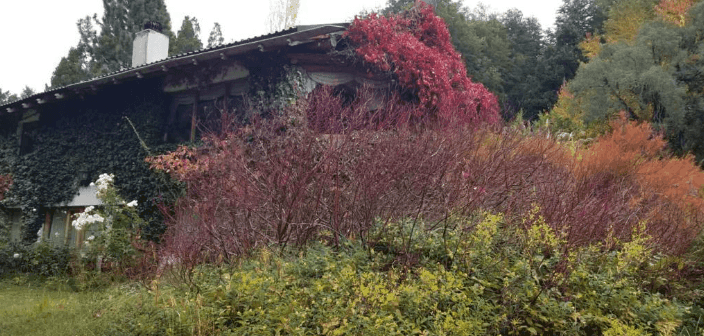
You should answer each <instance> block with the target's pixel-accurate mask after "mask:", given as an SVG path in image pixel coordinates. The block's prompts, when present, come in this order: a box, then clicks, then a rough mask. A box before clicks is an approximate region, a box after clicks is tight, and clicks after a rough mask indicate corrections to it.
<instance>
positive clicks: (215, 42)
mask: <svg viewBox="0 0 704 336" xmlns="http://www.w3.org/2000/svg"><path fill="white" fill-rule="evenodd" d="M223 42H225V38H223V37H222V31H221V30H220V24H219V23H217V22H215V26H213V30H211V31H210V36H208V46H207V48H212V47H215V46H219V45H221V44H223Z"/></svg>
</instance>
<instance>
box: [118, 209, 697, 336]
mask: <svg viewBox="0 0 704 336" xmlns="http://www.w3.org/2000/svg"><path fill="white" fill-rule="evenodd" d="M435 224H437V225H435V226H436V227H435V228H433V229H428V228H427V226H429V224H428V223H422V222H421V221H417V222H416V221H413V220H401V221H399V222H397V223H393V224H387V225H386V226H382V225H379V226H378V227H377V228H376V229H375V230H374V231H373V232H371V233H370V234H369V235H368V236H367V237H366V239H365V242H364V243H363V242H361V241H348V242H346V243H344V244H343V245H342V247H340V248H337V249H334V248H331V247H328V246H325V245H323V244H314V245H312V246H310V247H309V248H307V249H306V250H305V251H299V252H295V253H294V252H291V253H283V254H282V253H278V252H273V251H272V250H268V249H263V250H261V251H259V252H258V254H257V255H256V256H255V257H253V258H250V259H248V260H243V261H242V262H241V263H240V264H239V265H236V266H231V267H215V266H202V267H200V268H196V269H194V271H193V272H194V274H193V279H194V280H193V281H194V283H196V284H197V288H198V290H197V292H196V291H190V292H178V293H180V294H177V292H173V289H172V292H169V293H167V292H166V291H164V289H161V292H160V293H158V292H159V286H156V284H155V286H153V288H152V294H153V295H154V297H155V299H154V306H153V307H152V308H149V309H145V308H146V307H143V308H142V309H143V311H144V312H145V313H146V314H145V315H142V316H140V323H139V325H136V324H134V323H131V324H129V326H131V327H130V328H133V329H130V330H122V331H123V332H127V331H129V332H131V333H142V332H143V331H146V329H144V328H148V329H149V331H148V332H146V333H144V334H158V333H166V334H189V333H194V334H229V335H319V334H324V335H422V334H444V335H487V334H504V335H530V334H541V335H543V334H555V335H591V334H613V335H616V334H629V333H630V334H636V333H637V334H663V335H664V334H668V333H670V332H672V331H674V330H675V329H676V328H677V327H678V326H680V324H681V323H682V320H683V319H684V318H685V316H686V313H687V309H688V307H686V306H685V305H684V304H682V303H680V302H677V301H676V300H671V299H668V298H666V297H665V296H663V295H661V294H658V293H652V292H649V291H647V290H646V289H645V288H644V287H642V286H641V284H642V280H643V278H642V276H641V273H642V272H644V271H647V269H648V267H651V266H649V265H650V264H651V263H650V262H651V261H652V260H653V255H652V253H651V250H650V248H649V244H648V237H646V236H644V235H642V234H641V233H640V231H637V232H635V233H634V235H635V236H634V237H633V239H632V240H631V241H630V242H628V243H625V244H618V243H617V242H616V243H614V242H611V243H608V242H607V243H605V244H609V245H608V246H607V245H604V246H600V245H592V246H590V247H584V248H574V249H573V250H569V251H567V250H564V248H563V247H564V246H566V245H565V244H564V240H563V239H562V237H560V235H559V234H557V233H555V232H553V230H551V229H550V228H549V226H548V225H546V224H545V222H544V221H543V219H542V218H541V217H540V216H539V215H538V211H537V210H534V211H531V212H529V213H527V214H525V215H524V216H523V218H519V219H506V218H504V216H502V215H500V214H489V213H484V214H479V215H476V216H475V217H472V218H463V219H460V218H452V219H450V220H447V221H446V222H443V223H435ZM411 232H413V236H411ZM613 246H620V247H619V248H618V249H615V248H614V247H613ZM188 293H190V294H188ZM145 303H146V302H145Z"/></svg>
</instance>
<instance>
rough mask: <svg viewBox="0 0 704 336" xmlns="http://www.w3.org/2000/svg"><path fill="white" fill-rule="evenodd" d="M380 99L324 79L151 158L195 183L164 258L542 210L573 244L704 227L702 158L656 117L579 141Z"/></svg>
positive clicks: (224, 255) (683, 236)
mask: <svg viewBox="0 0 704 336" xmlns="http://www.w3.org/2000/svg"><path fill="white" fill-rule="evenodd" d="M367 94H369V93H368V92H367V93H365V92H362V93H360V95H358V97H359V99H357V100H355V101H354V102H353V103H352V104H351V105H350V106H348V107H343V106H342V105H341V101H340V99H338V98H337V97H334V96H333V95H332V94H331V90H330V89H329V88H324V89H321V90H318V91H315V92H314V93H313V94H311V95H310V96H309V97H308V98H305V99H301V100H300V101H299V102H298V103H297V104H296V105H294V106H293V107H291V108H289V109H287V110H285V111H283V113H282V114H281V115H280V116H277V117H274V118H272V119H257V120H253V121H252V123H251V124H249V125H247V126H244V127H240V128H229V129H228V128H225V129H224V131H223V132H222V133H220V134H216V135H211V136H208V137H206V138H205V139H204V142H205V145H204V146H202V147H200V148H197V149H189V148H185V147H182V148H180V149H179V150H177V151H176V152H174V153H171V154H167V155H163V156H160V157H154V158H150V159H149V161H150V162H151V163H152V167H154V168H158V169H161V170H165V171H167V172H169V173H170V174H171V175H172V176H174V177H175V178H177V179H179V180H181V181H184V182H185V183H187V185H188V191H187V195H186V196H185V197H183V198H182V199H180V200H179V201H178V202H177V204H176V209H175V211H174V212H173V215H172V216H170V217H169V218H168V220H167V225H168V229H167V233H166V236H165V237H164V241H165V244H164V249H163V251H162V254H163V256H164V257H165V258H172V259H174V260H177V261H178V262H180V263H184V264H196V263H199V262H203V261H218V260H227V259H232V258H234V257H237V256H240V255H243V254H247V253H248V252H250V251H252V249H253V248H255V247H257V246H259V245H262V244H272V243H274V244H278V245H279V246H286V245H297V246H299V245H303V244H305V243H306V242H308V241H309V240H310V239H320V238H323V239H328V240H329V241H330V243H332V244H337V243H338V242H339V239H340V238H341V237H346V238H355V237H364V235H365V234H366V231H367V230H368V229H369V228H370V227H371V226H372V225H373V224H374V223H375V222H378V221H381V222H382V223H384V222H388V221H390V220H392V219H399V218H408V217H412V218H422V219H423V220H425V221H426V222H430V223H431V224H432V223H436V224H437V225H440V224H444V223H445V221H443V220H444V219H445V218H447V217H448V216H449V214H451V213H454V214H460V215H469V214H471V213H473V212H476V211H477V210H489V211H492V212H503V213H505V214H506V215H507V218H509V219H510V223H516V225H524V224H523V222H522V221H521V220H519V219H518V218H522V216H524V215H525V214H526V213H527V212H528V211H530V210H531V209H532V208H534V206H536V205H537V206H539V208H540V215H542V216H543V217H544V218H545V221H546V223H548V224H549V225H550V226H552V227H553V228H554V229H556V230H557V231H558V232H561V233H563V234H564V237H565V239H566V240H567V242H568V244H567V246H568V247H569V246H576V245H585V244H589V243H592V242H602V241H605V240H607V238H609V237H613V238H616V239H617V240H616V241H628V240H629V239H630V237H631V233H632V232H633V229H634V228H635V227H636V226H638V225H639V224H640V223H645V225H646V229H647V233H649V234H650V235H652V236H653V238H654V239H653V242H654V243H655V246H656V247H657V248H658V250H660V251H663V252H667V253H673V254H680V253H683V252H685V251H686V249H687V248H688V246H689V245H690V243H691V242H692V240H693V239H694V237H695V236H696V234H697V233H698V232H699V230H700V228H701V225H702V218H703V217H702V211H703V209H704V207H702V205H703V204H702V203H703V202H704V201H703V200H702V196H701V194H700V190H701V188H702V186H703V185H704V179H703V178H704V173H702V172H701V171H700V170H698V168H697V167H696V165H695V164H694V162H692V159H691V158H686V159H674V158H671V157H669V156H667V155H666V154H665V153H664V152H663V151H662V148H663V145H664V142H663V140H662V138H661V137H659V136H657V135H653V133H652V130H650V128H649V127H647V126H645V125H641V126H638V125H635V124H629V123H624V122H622V124H615V125H614V126H613V127H614V129H615V130H616V131H615V132H614V133H612V134H610V135H608V136H604V137H602V138H599V139H598V140H597V141H596V143H595V144H594V145H592V146H591V147H589V148H586V149H578V150H572V149H569V148H567V147H566V146H564V145H563V144H562V143H559V142H556V141H555V140H553V139H551V138H549V137H548V136H546V135H545V134H539V133H538V134H530V135H523V134H521V133H520V132H519V131H517V130H514V129H510V128H498V127H497V128H494V129H489V128H481V129H477V128H474V127H467V126H466V125H445V126H443V127H433V128H421V129H419V128H416V127H415V125H410V124H408V123H404V120H406V121H407V120H408V117H409V116H410V115H412V113H413V111H412V110H410V107H407V106H395V107H394V106H392V105H385V106H383V107H382V108H380V109H379V110H377V111H374V112H369V111H368V109H366V108H364V106H365V104H367V103H368V102H369V100H368V99H366V98H364V97H368V96H367ZM391 101H394V100H393V98H392V99H391ZM335 111H337V113H336V112H335ZM394 123H396V126H395V127H392V126H393V125H394ZM318 130H326V131H330V130H334V131H335V132H334V133H321V132H319V131H318ZM166 213H168V212H166ZM514 219H515V220H514ZM431 226H432V225H431Z"/></svg>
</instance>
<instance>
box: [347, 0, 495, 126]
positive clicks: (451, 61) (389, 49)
mask: <svg viewBox="0 0 704 336" xmlns="http://www.w3.org/2000/svg"><path fill="white" fill-rule="evenodd" d="M345 34H346V36H348V37H349V38H350V40H351V41H352V42H353V43H354V44H356V45H357V48H356V49H355V51H356V52H357V54H358V55H359V56H361V57H362V58H363V59H364V60H365V61H366V62H368V63H371V64H373V65H375V66H377V67H378V68H379V69H381V70H383V71H392V72H393V73H394V74H395V75H396V77H397V78H398V80H399V82H400V84H401V86H403V87H404V88H406V89H409V90H412V91H414V92H416V93H417V94H418V97H419V98H420V102H421V104H422V105H423V106H424V107H425V108H424V109H417V110H416V112H418V113H419V114H424V115H431V116H434V117H437V118H438V119H439V120H441V121H444V122H448V123H456V122H460V123H465V124H477V123H484V122H486V123H496V122H498V121H499V104H498V101H497V99H496V96H494V95H493V94H492V93H491V92H489V91H488V90H487V89H486V88H485V87H484V86H483V85H482V84H481V83H473V82H472V81H471V79H469V78H468V77H467V70H466V68H465V65H464V62H463V61H462V57H461V56H460V54H459V53H458V52H457V51H455V49H454V47H453V46H452V43H451V41H450V33H449V32H448V30H447V25H446V24H445V22H444V21H443V19H442V18H440V17H438V16H436V15H435V13H434V12H433V9H432V7H430V6H428V5H427V4H425V3H424V2H421V1H419V2H417V3H416V5H415V7H414V8H412V9H411V10H409V11H406V12H403V13H401V14H398V15H391V16H389V17H384V16H380V15H377V14H372V15H370V16H369V17H368V18H366V19H358V18H355V20H354V23H353V24H352V25H351V26H350V28H349V29H348V30H347V32H345ZM424 115H416V117H423V116H424Z"/></svg>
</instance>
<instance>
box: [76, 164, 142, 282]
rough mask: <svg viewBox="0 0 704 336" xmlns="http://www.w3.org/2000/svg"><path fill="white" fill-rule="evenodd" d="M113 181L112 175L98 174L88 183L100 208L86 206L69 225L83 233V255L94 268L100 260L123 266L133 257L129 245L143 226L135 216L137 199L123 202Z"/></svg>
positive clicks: (130, 245) (98, 265)
mask: <svg viewBox="0 0 704 336" xmlns="http://www.w3.org/2000/svg"><path fill="white" fill-rule="evenodd" d="M114 182H115V176H114V175H113V174H101V175H100V176H99V177H98V179H97V180H96V181H95V182H93V183H91V186H95V187H96V196H97V197H98V199H99V200H100V201H101V202H102V205H100V206H97V207H94V206H89V207H86V208H85V210H84V211H83V212H81V213H77V214H75V215H74V220H73V222H72V223H71V224H72V225H73V227H74V228H75V229H76V230H78V231H83V232H84V234H83V236H85V237H86V238H85V239H84V242H83V247H84V252H85V253H84V254H85V256H86V257H88V258H89V259H91V260H96V262H97V264H96V266H97V268H98V269H100V267H101V265H100V264H101V263H102V262H103V261H107V262H118V263H120V262H122V263H123V264H124V262H126V261H128V259H130V258H131V257H133V256H134V255H135V253H136V251H135V249H134V247H133V246H132V244H131V242H132V240H133V239H136V238H138V231H139V228H140V226H141V225H142V224H143V220H142V219H141V218H140V217H139V215H138V213H137V206H138V203H137V200H133V201H131V202H129V203H126V202H125V200H124V199H122V197H121V196H120V195H119V193H118V190H117V188H115V185H114Z"/></svg>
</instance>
